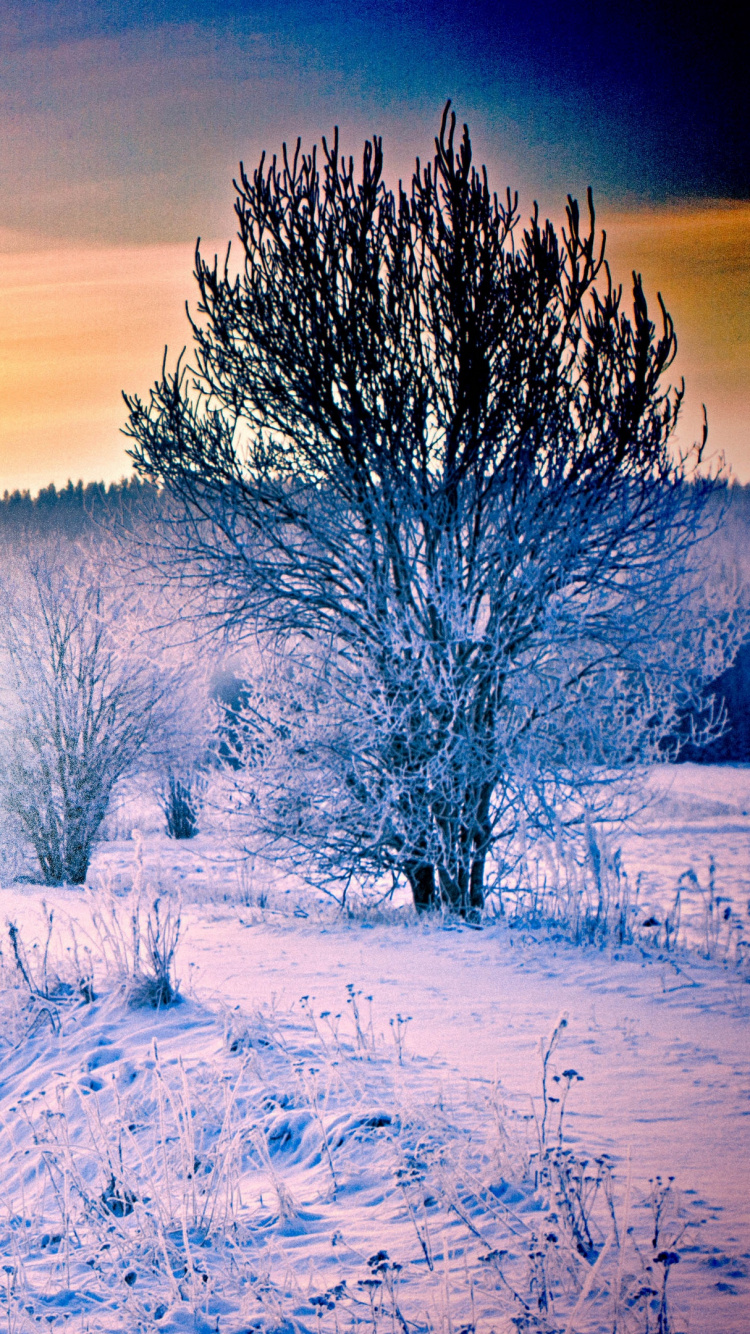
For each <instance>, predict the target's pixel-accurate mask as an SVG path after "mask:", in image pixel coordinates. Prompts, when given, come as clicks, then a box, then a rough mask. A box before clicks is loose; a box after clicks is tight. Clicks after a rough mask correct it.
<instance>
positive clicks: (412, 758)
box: [126, 107, 710, 912]
mask: <svg viewBox="0 0 750 1334" xmlns="http://www.w3.org/2000/svg"><path fill="white" fill-rule="evenodd" d="M236 188H237V191H238V197H237V203H236V213H237V219H238V223H239V240H240V245H241V263H240V265H239V267H234V268H233V267H232V259H231V255H228V256H227V259H226V261H225V262H224V264H223V265H222V264H220V263H219V262H218V261H217V260H214V261H213V263H207V262H206V261H205V260H204V259H203V257H202V256H201V253H200V249H198V250H197V252H196V276H197V281H198V286H199V292H200V302H199V305H198V314H197V318H196V320H195V321H194V323H193V332H194V337H195V348H194V355H193V362H192V366H186V365H183V364H182V363H181V362H178V365H177V367H176V369H175V370H174V371H167V370H165V372H164V374H163V377H162V379H161V380H160V381H159V382H158V383H157V384H156V386H155V388H154V389H153V391H152V393H151V398H150V402H149V403H147V404H144V403H143V402H141V401H140V400H139V399H138V398H136V397H131V398H126V402H127V403H128V407H129V410H130V418H129V425H128V428H127V430H128V433H129V434H130V436H131V439H132V441H133V446H132V451H131V452H132V457H133V459H134V461H135V465H136V468H137V470H138V471H139V472H140V473H141V474H143V475H144V476H146V477H148V478H151V479H153V480H154V481H156V482H158V483H160V484H161V485H162V486H163V487H164V488H165V489H166V491H167V492H168V494H169V495H170V496H171V498H172V501H173V510H172V517H171V520H170V521H169V522H168V524H167V528H168V533H169V546H170V559H171V560H172V562H173V569H174V570H176V571H177V572H178V573H179V575H180V577H181V578H182V579H183V581H184V583H185V584H186V585H188V586H189V585H192V586H193V587H194V588H195V589H196V590H197V591H198V592H200V593H201V594H202V596H203V598H204V605H205V607H206V608H207V610H208V611H209V613H211V614H212V615H213V616H215V617H216V618H217V619H218V621H219V622H220V623H221V624H222V625H223V626H225V627H235V628H239V629H240V630H251V629H252V631H253V633H260V634H261V636H262V637H263V638H264V642H265V643H266V644H268V643H269V642H271V641H273V642H274V643H275V646H276V650H277V651H278V649H279V648H281V649H282V650H283V653H284V654H285V655H286V661H287V662H288V663H290V664H291V663H292V662H295V663H296V664H297V665H296V667H295V671H296V673H297V679H298V680H299V679H301V678H302V677H304V676H305V674H307V680H308V685H306V686H305V695H306V697H307V699H308V701H309V709H310V711H312V710H313V707H316V708H317V707H318V706H319V707H320V710H321V713H320V717H321V718H323V717H326V718H327V719H328V720H329V722H328V723H326V725H325V726H324V727H323V728H322V730H321V728H320V727H317V728H316V729H314V731H315V738H316V739H315V741H314V742H313V741H311V739H310V734H309V730H308V733H307V734H306V736H305V737H302V736H301V735H300V736H298V739H297V743H295V746H296V748H295V746H293V747H292V750H291V751H289V752H288V765H287V767H288V769H293V768H295V767H296V768H297V769H298V770H300V769H301V768H303V767H304V766H305V764H307V765H308V767H309V773H310V775H311V778H310V783H309V785H308V786H309V792H308V793H307V795H306V796H305V798H304V800H302V801H301V804H300V801H297V813H296V816H295V819H296V821H297V824H296V826H294V827H296V828H298V829H300V830H302V829H303V828H304V826H305V820H306V819H307V820H308V823H309V828H310V829H311V830H312V831H313V832H314V831H316V830H317V834H316V835H315V837H316V838H317V841H318V846H319V848H320V849H321V856H322V855H323V851H324V850H326V849H327V852H326V855H328V852H330V854H331V857H332V860H333V861H335V860H336V857H339V858H343V860H344V862H346V860H347V858H348V859H349V862H350V865H351V867H352V868H353V869H361V868H363V867H364V868H367V867H369V868H370V869H371V870H373V871H374V872H377V871H378V870H383V869H385V868H386V867H388V868H390V869H391V870H394V871H396V872H397V873H400V874H402V875H404V876H406V877H407V878H408V881H409V883H410V884H411V886H412V889H413V892H414V897H415V901H416V903H417V905H418V906H422V907H424V906H429V905H431V904H435V903H437V902H439V901H440V900H441V899H442V900H443V901H446V902H448V903H449V904H450V905H451V906H452V907H453V908H455V909H457V910H458V911H460V912H467V911H471V910H473V909H476V908H479V907H480V906H481V904H482V901H483V893H484V889H483V885H484V875H485V863H486V859H487V856H488V853H489V851H490V849H491V848H492V847H493V843H494V842H495V841H496V839H497V838H498V837H499V836H500V835H501V834H503V832H504V831H505V832H507V815H508V812H509V811H511V810H513V809H518V807H519V803H520V804H523V803H524V802H526V803H527V804H531V805H534V807H535V809H536V810H537V812H543V811H544V810H547V811H549V807H550V803H552V805H554V801H555V795H554V794H555V791H556V785H557V784H559V783H563V786H564V785H565V784H566V783H567V784H568V785H569V783H570V776H571V774H572V773H573V772H574V771H575V772H576V773H577V774H578V775H579V776H580V775H581V774H582V773H584V772H588V773H593V772H594V771H598V772H599V773H601V768H602V766H603V765H604V766H606V765H611V764H613V763H615V762H616V763H618V764H621V763H623V762H631V763H632V762H633V761H634V760H636V759H638V758H643V757H644V756H645V755H646V754H648V753H652V752H653V748H654V746H655V744H656V743H657V742H658V738H659V737H660V736H661V735H662V734H663V733H664V732H665V731H667V730H668V729H669V727H670V726H671V724H672V722H673V719H674V717H675V709H676V708H677V707H678V706H679V704H680V702H682V703H684V702H685V699H686V696H687V694H689V689H688V685H687V682H688V679H689V673H688V672H686V670H685V668H686V664H687V662H688V661H689V660H694V653H695V647H696V642H695V636H694V635H692V632H691V630H690V627H689V624H688V619H687V617H686V614H685V607H686V606H687V603H686V602H685V596H686V585H685V583H684V579H683V580H682V581H681V578H680V577H678V573H677V572H678V571H683V570H684V568H685V565H686V562H687V558H688V553H689V552H690V550H691V549H692V546H693V544H694V542H695V539H696V536H697V532H698V528H699V523H700V515H701V512H702V509H703V502H704V500H705V497H706V495H707V493H708V491H709V490H710V483H709V482H706V481H701V480H700V478H699V477H698V476H697V474H695V475H692V480H690V481H689V478H690V476H691V472H692V473H694V469H695V465H696V463H697V462H698V460H699V458H700V448H698V449H697V450H696V451H695V453H694V455H693V456H692V457H685V458H682V459H678V460H675V456H674V454H673V453H672V451H671V449H670V438H671V436H672V433H673V430H674V426H675V423H676V421H677V417H678V413H679V409H680V403H681V399H682V389H676V390H671V389H670V388H669V387H668V386H665V385H664V382H663V381H664V375H665V372H666V371H667V370H668V368H669V367H670V365H671V363H672V361H673V358H674V355H675V348H676V343H675V336H674V330H673V326H672V321H671V319H670V317H669V315H668V314H667V312H666V310H665V309H664V306H663V304H662V303H661V301H660V302H659V306H660V314H659V320H660V326H661V327H660V330H659V331H657V329H656V327H655V325H654V323H653V322H652V320H651V318H650V315H649V312H648V308H647V303H646V298H645V295H644V292H643V287H642V283H641V280H640V278H639V277H638V276H637V275H634V278H633V290H632V304H630V305H628V306H627V307H626V304H625V302H624V301H623V297H622V292H621V290H620V289H618V288H616V287H615V286H614V285H613V283H612V280H611V277H610V274H609V270H608V268H607V265H606V263H605V259H604V238H603V237H601V238H599V237H598V235H597V233H596V228H595V218H594V209H593V203H592V201H591V197H589V218H588V222H587V223H586V225H583V224H582V221H581V217H580V214H579V208H578V205H577V204H576V203H575V201H573V200H572V199H569V201H568V208H567V224H566V226H565V227H564V228H563V229H562V231H561V232H559V233H558V232H557V231H556V230H555V228H554V227H553V226H552V224H551V223H549V222H546V223H544V224H542V222H541V221H540V219H539V216H538V214H537V212H536V211H535V212H534V214H533V216H532V218H531V220H530V222H529V223H528V225H527V226H526V227H525V228H522V227H521V225H520V223H519V213H518V201H517V198H513V197H512V196H511V194H510V192H508V194H507V196H506V197H505V199H504V200H503V199H499V198H498V197H497V195H496V194H494V193H493V192H492V191H491V189H490V186H489V183H488V179H487V173H486V170H485V169H482V170H477V169H476V168H475V167H474V165H473V162H472V150H471V143H470V139H469V134H468V130H467V129H466V128H465V127H464V133H463V137H462V138H461V139H460V140H457V138H456V125H455V117H454V116H453V115H452V114H450V111H449V107H446V109H445V112H444V114H443V118H442V123H441V127H440V133H439V135H438V137H437V139H436V141H435V156H434V159H433V161H432V162H430V163H428V164H427V165H424V166H423V165H420V163H419V161H418V162H417V166H416V170H415V173H414V176H413V178H412V180H411V183H410V185H409V187H408V189H407V188H404V187H402V186H399V188H398V190H396V191H394V190H392V189H390V188H389V187H388V185H387V184H386V182H385V180H384V177H383V155H382V145H381V141H380V140H379V139H378V138H373V140H372V141H370V142H368V143H366V145H365V149H364V155H363V159H362V166H361V171H360V172H356V171H355V167H354V163H353V161H352V160H351V159H349V160H348V161H347V160H345V159H344V158H343V157H342V156H341V155H340V152H339V144H338V137H335V138H334V140H333V143H332V144H330V145H329V144H327V143H326V141H325V140H323V145H322V154H321V155H320V157H319V156H318V154H317V151H316V150H313V151H312V152H311V153H310V154H304V153H303V152H302V151H301V148H300V145H299V143H298V145H297V148H296V150H295V152H294V153H293V154H288V152H287V150H286V148H285V149H284V152H283V156H282V158H281V161H278V160H277V159H276V158H275V157H274V158H273V159H272V160H271V161H267V160H266V158H265V157H263V158H262V159H261V161H260V163H259V165H258V167H257V169H256V170H255V171H254V172H253V173H252V174H251V175H249V174H247V173H246V172H245V170H244V168H242V169H241V173H240V178H239V181H238V182H237V183H236ZM678 623H679V626H680V629H679V632H678V633H677V634H675V633H673V631H674V627H675V625H676V624H678ZM690 679H691V680H693V682H694V679H695V677H694V675H693V677H692V678H690ZM313 682H314V683H315V684H314V686H313V685H312V684H310V683H313ZM292 693H293V692H292ZM281 694H283V691H282V692H281ZM280 697H281V696H280V694H279V692H278V691H277V692H276V700H277V703H278V700H279V698H280ZM268 698H269V695H268V692H266V693H265V694H264V695H263V699H264V700H265V701H266V704H267V702H268ZM314 701H317V703H315V705H314ZM287 702H288V701H287ZM261 703H262V700H261V697H260V696H258V697H257V699H256V703H255V704H254V705H253V708H254V710H255V712H254V714H253V717H254V718H255V719H256V722H257V727H258V729H259V730H258V733H257V737H256V742H254V743H253V744H249V745H248V746H247V747H246V754H252V755H254V756H255V757H256V758H257V757H258V756H260V757H261V760H262V762H263V763H264V764H265V763H266V761H267V759H268V756H269V754H270V750H269V748H270V749H274V748H275V749H278V746H279V742H280V740H289V739H290V738H293V736H294V734H295V725H291V727H290V724H289V721H288V720H287V721H286V722H284V721H283V720H281V721H280V720H279V719H278V718H276V721H274V719H273V717H271V716H269V715H268V713H267V715H266V716H265V717H264V718H263V720H262V721H258V719H259V716H260V713H261V712H262V709H261V708H260V704H261ZM256 706H257V707H256ZM276 707H277V705H274V708H276ZM251 712H252V710H251ZM271 713H273V710H271ZM303 713H304V709H303ZM299 716H300V715H299V711H297V713H296V714H295V717H296V718H298V719H299ZM331 720H332V721H331ZM292 722H293V723H294V720H292ZM334 724H335V726H334ZM251 730H252V729H251ZM263 737H265V741H263V740H262V738H263ZM258 738H261V739H258ZM290 744H291V742H290ZM334 789H335V790H334ZM324 790H325V791H327V794H328V795H327V797H326V798H324V797H323V792H324ZM281 796H282V794H281V792H280V793H279V800H280V801H281ZM290 800H291V798H290ZM295 800H296V799H295ZM292 804H294V803H292ZM302 807H304V808H305V809H304V811H303V810H302ZM279 809H283V802H281V806H280V808H279ZM305 811H306V814H305ZM291 815H292V812H291V810H289V811H287V812H285V813H284V819H287V818H289V820H291ZM511 823H512V821H511ZM290 833H293V827H292V826H291V825H290ZM339 835H340V837H339ZM301 836H302V835H300V837H301ZM311 837H312V834H311ZM313 841H314V840H313ZM324 860H325V858H324Z"/></svg>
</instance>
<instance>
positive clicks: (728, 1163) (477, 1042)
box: [0, 766, 750, 1334]
mask: <svg viewBox="0 0 750 1334" xmlns="http://www.w3.org/2000/svg"><path fill="white" fill-rule="evenodd" d="M650 783H651V786H652V788H653V795H654V800H653V801H652V802H651V803H650V805H649V806H648V807H647V808H646V809H645V810H644V812H643V813H642V815H641V816H640V817H639V820H638V822H637V823H636V825H635V826H634V827H633V829H632V830H630V831H628V835H627V838H623V839H622V840H621V842H620V846H621V852H622V861H623V865H624V866H625V868H626V870H627V874H628V877H629V881H630V883H631V885H633V886H635V885H636V884H637V885H638V895H639V897H638V909H637V911H638V912H639V913H640V914H641V918H642V920H644V921H648V920H649V919H650V918H651V917H652V916H653V917H654V919H658V920H659V921H662V920H663V918H664V916H665V914H668V913H669V912H670V911H672V908H673V905H674V900H675V893H676V887H677V884H678V882H681V885H682V889H681V895H682V899H683V902H682V906H681V917H680V928H679V932H678V936H677V945H676V946H675V945H674V942H673V947H672V948H671V949H670V950H669V951H667V950H665V948H664V946H663V938H661V937H660V936H659V932H658V929H657V928H656V927H654V928H653V929H649V928H644V930H643V932H642V933H641V934H640V935H639V937H638V939H637V941H636V943H634V944H629V945H624V946H619V947H615V946H613V945H612V944H609V945H607V946H605V947H603V948H595V947H593V946H590V947H587V948H582V947H580V946H578V947H577V946H575V945H573V944H571V943H570V942H568V941H566V940H565V939H564V938H562V935H561V933H560V932H551V931H549V930H546V931H545V930H539V929H537V930H531V929H527V928H525V927H524V926H523V924H519V925H517V926H516V927H514V928H510V927H509V926H508V923H507V920H498V921H488V922H486V923H485V924H484V925H483V927H482V929H481V930H477V929H472V928H469V927H467V926H463V925H461V924H459V923H455V922H451V921H442V920H439V919H438V920H435V921H430V922H427V921H424V920H422V921H419V922H417V921H416V920H415V919H414V917H413V915H412V914H411V912H410V911H408V910H406V909H402V910H398V909H387V910H386V909H384V910H380V911H377V912H365V911H363V912H358V913H355V914H353V915H352V916H350V917H349V916H345V915H342V914H341V913H339V912H338V911H337V910H336V908H335V906H334V905H332V904H327V903H325V902H320V901H317V900H315V899H314V898H313V897H312V896H311V895H309V894H307V895H306V894H304V893H303V892H302V891H301V890H300V889H299V888H298V887H297V888H295V887H293V886H290V885H289V884H288V883H286V882H284V880H283V879H282V878H281V877H279V878H278V879H276V880H275V879H274V878H273V877H272V876H271V875H269V873H267V872H266V873H265V874H263V873H261V872H260V870H259V869H258V868H257V867H256V868H252V867H248V866H247V865H241V864H238V863H237V862H235V861H234V860H233V854H232V849H231V847H230V846H229V845H228V844H227V842H226V840H225V839H224V838H222V837H221V836H220V835H218V834H211V833H202V834H200V835H199V836H198V838H196V839H194V840H192V841H191V842H189V843H183V844H177V843H174V842H170V840H168V839H167V838H166V837H165V836H164V835H162V834H161V833H159V832H156V829H155V826H154V824H153V821H152V818H151V816H149V814H148V811H147V809H146V807H145V806H142V808H141V809H140V815H138V811H137V810H136V808H135V807H134V808H132V809H131V810H130V811H129V812H128V811H124V812H122V813H121V814H120V815H119V816H118V819H117V821H113V822H111V828H110V833H111V834H112V835H113V837H111V839H110V841H109V842H106V843H102V844H101V845H100V847H99V848H98V850H97V855H96V859H95V863H94V866H93V867H92V872H91V874H90V876H89V884H88V885H87V887H86V888H85V889H82V890H72V889H58V890H50V889H46V890H45V889H43V888H42V887H40V886H37V885H32V884H11V885H7V886H6V887H5V888H4V889H3V890H2V891H0V921H1V922H2V927H3V936H2V965H1V968H0V1250H2V1252H3V1257H4V1258H3V1261H2V1265H3V1268H2V1288H0V1322H2V1325H1V1327H3V1328H5V1327H7V1329H8V1331H9V1332H12V1334H25V1332H26V1331H27V1330H31V1329H38V1328H45V1327H49V1328H53V1329H54V1328H61V1329H62V1328H67V1329H69V1330H71V1331H76V1334H77V1332H78V1331H81V1334H83V1331H95V1330H97V1331H120V1330H122V1331H128V1334H130V1332H131V1331H132V1332H133V1334H135V1331H144V1332H145V1331H154V1330H162V1331H168V1332H169V1334H177V1331H188V1330H198V1331H202V1332H204V1334H208V1332H209V1331H219V1334H246V1332H247V1331H249V1330H261V1331H266V1330H267V1331H273V1330H279V1331H282V1330H284V1331H289V1332H290V1334H291V1331H293V1330H304V1331H316V1334H328V1332H329V1331H331V1334H333V1331H341V1334H343V1332H344V1331H346V1330H355V1329H356V1330H360V1329H361V1330H363V1331H364V1330H372V1331H381V1330H382V1331H386V1330H387V1331H401V1334H410V1332H411V1331H435V1332H436V1334H437V1331H440V1334H449V1332H450V1334H459V1332H463V1334H470V1332H472V1334H473V1332H474V1331H476V1332H477V1334H480V1332H481V1334H490V1331H494V1332H495V1334H505V1331H508V1334H510V1331H512V1330H528V1331H531V1330H538V1331H547V1332H548V1334H551V1332H552V1331H557V1332H559V1334H585V1332H586V1331H612V1330H614V1329H615V1328H616V1329H617V1330H618V1331H620V1332H621V1334H624V1332H625V1331H634V1332H635V1331H637V1332H643V1331H647V1330H648V1331H654V1334H657V1332H658V1334H667V1331H668V1330H671V1331H673V1334H678V1332H680V1331H684V1332H685V1334H688V1332H689V1334H746V1331H747V1329H748V1328H750V1204H749V1203H748V1194H749V1192H748V1184H749V1178H750V1040H749V1039H748V1014H749V1010H750V985H748V979H750V972H748V969H747V967H745V965H744V963H743V958H744V956H743V953H742V951H741V950H740V951H739V953H738V950H737V942H738V940H739V939H740V935H741V930H740V928H741V927H742V928H743V929H744V924H745V923H746V922H747V917H748V900H750V838H749V835H750V818H748V812H749V811H750V769H747V768H726V769H706V768H699V767H695V766H680V767H677V768H673V769H666V768H665V769H662V770H658V771H656V772H655V773H654V774H652V776H651V779H650ZM134 810H136V815H138V823H139V824H140V827H141V829H142V830H143V836H142V837H141V836H139V837H137V838H135V839H133V838H132V837H126V834H127V831H128V828H129V827H132V825H133V824H135V823H136V819H135V817H134V814H133V811H134ZM129 820H130V821H131V824H130V825H129V823H128V821H129ZM150 821H151V823H150ZM114 835H118V836H117V837H115V836H114ZM711 859H713V861H714V863H715V871H714V872H713V873H711V871H710V862H711ZM691 869H692V871H693V872H694V876H693V878H692V879H691V878H690V877H689V876H688V877H687V878H686V877H685V875H684V873H685V872H687V871H689V870H691ZM712 874H713V892H711V890H710V880H711V875H712ZM681 877H682V880H681V881H680V878H681ZM134 884H135V885H136V890H140V912H141V916H140V918H139V919H138V922H137V923H136V924H135V928H134V923H133V912H134V905H135V903H136V898H135V896H134V892H133V890H132V886H133V885H134ZM157 894H158V895H159V896H160V917H159V922H158V924H157V923H156V919H155V917H154V915H153V912H151V914H150V915H149V911H148V910H149V905H150V904H151V903H152V902H153V899H154V896H155V895H157ZM178 895H181V896H182V901H183V907H182V922H181V934H180V940H179V945H178V948H177V953H176V959H175V967H176V975H177V977H178V978H179V979H180V982H181V992H182V995H183V999H182V1000H181V1002H180V1003H179V1004H177V1005H174V1006H168V1007H164V1008H161V1009H158V1010H154V1009H152V1008H150V1007H149V1006H148V1005H147V1004H145V1003H144V996H143V986H144V980H143V979H144V976H145V975H146V974H147V973H148V971H149V969H148V953H149V937H148V931H149V926H150V929H151V932H152V939H153V931H154V930H155V929H156V927H157V925H158V929H159V930H160V931H162V932H163V930H164V927H165V921H166V925H167V929H168V928H169V920H170V914H171V915H172V920H173V919H174V914H175V913H176V911H177V907H176V905H177V902H178ZM43 904H46V911H47V914H49V912H50V911H51V912H52V913H53V918H52V922H51V926H50V924H49V917H48V916H47V918H45V910H44V909H43ZM726 908H730V909H731V912H730V915H729V917H725V916H724V913H725V911H726ZM709 914H710V921H709V923H708V926H707V925H706V923H707V921H708V915H709ZM6 922H9V923H13V924H15V926H17V928H18V936H17V938H16V940H17V950H18V958H19V960H20V963H21V965H22V966H23V969H25V971H26V973H27V975H28V981H27V980H25V979H24V976H23V971H22V968H20V967H19V966H18V962H17V959H16V957H15V954H14V949H13V942H12V940H11V939H10V938H9V935H8V931H7V928H6V926H5V923H6ZM48 934H49V936H50V939H49V944H48V946H47V945H46V941H47V936H48ZM134 945H137V946H138V948H140V950H141V956H140V961H138V960H136V959H135V958H134V955H133V949H134ZM706 945H708V946H709V947H710V951H709V952H711V953H712V954H713V957H712V958H706V957H704V956H705V954H706ZM45 949H46V956H45ZM82 981H83V984H84V985H83V986H82ZM32 992H34V993H35V994H33V995H32ZM92 997H93V998H92ZM139 998H140V1002H141V1003H135V1002H137V1001H138V1000H139ZM84 1002H88V1003H84ZM562 1019H564V1021H565V1022H564V1023H561V1020H562ZM545 1053H547V1063H546V1073H545V1075H544V1079H543V1058H544V1054H545ZM545 1094H546V1114H545ZM672 1178H674V1180H672Z"/></svg>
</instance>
